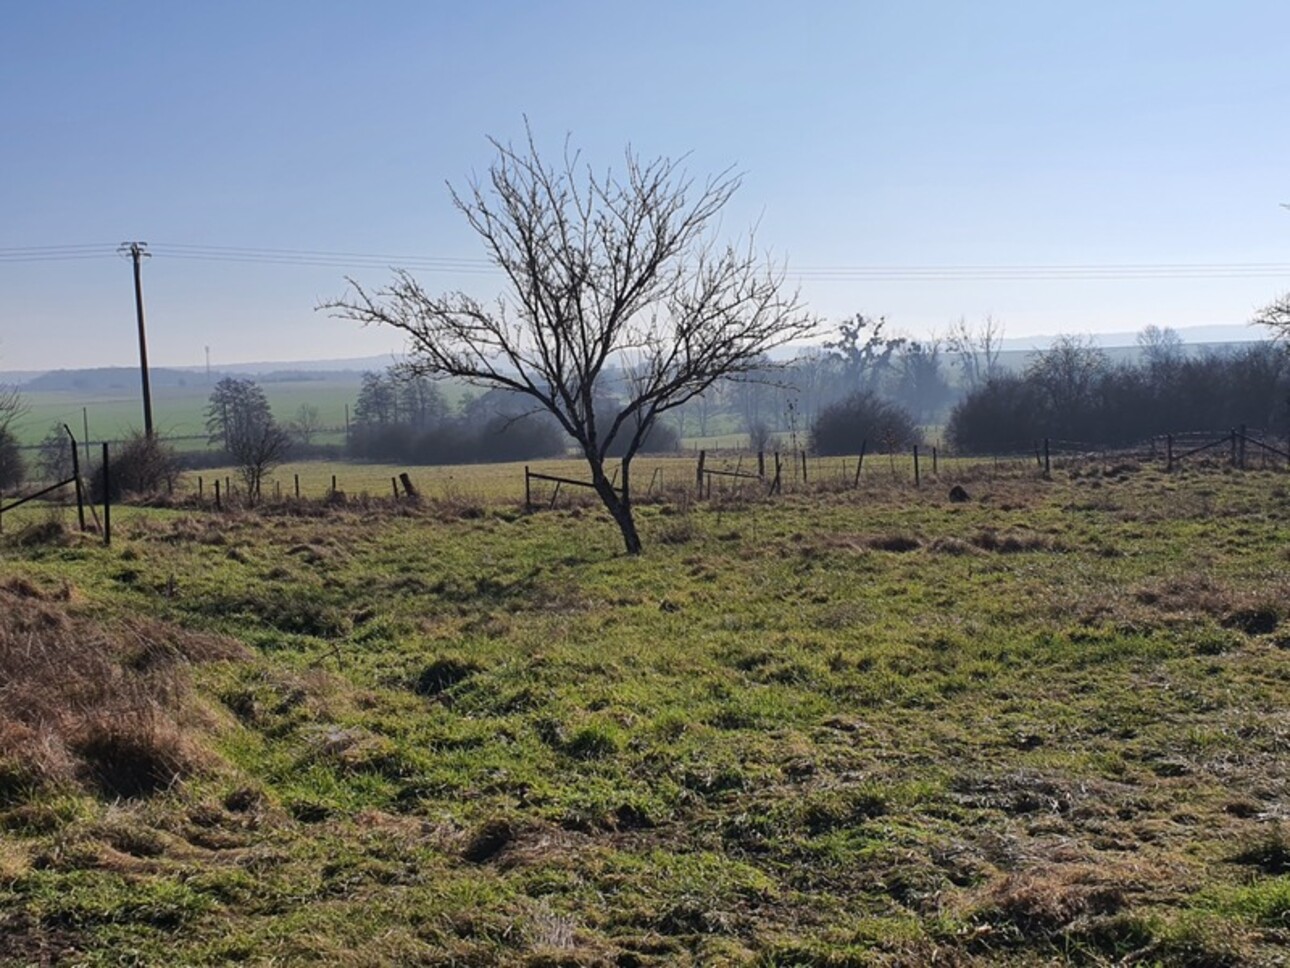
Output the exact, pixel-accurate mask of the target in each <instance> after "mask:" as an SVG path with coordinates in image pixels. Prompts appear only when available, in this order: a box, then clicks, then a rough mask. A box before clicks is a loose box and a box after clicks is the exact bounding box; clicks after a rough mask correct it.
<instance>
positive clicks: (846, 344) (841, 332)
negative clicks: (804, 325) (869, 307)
mask: <svg viewBox="0 0 1290 968" xmlns="http://www.w3.org/2000/svg"><path fill="white" fill-rule="evenodd" d="M886 325H887V317H886V316H879V317H878V318H877V319H871V318H869V317H866V316H865V315H864V314H863V313H856V314H855V316H854V317H852V318H851V319H848V320H844V321H843V322H841V323H839V324H838V338H837V339H836V340H833V341H832V342H827V341H826V342H825V344H824V346H825V349H830V350H832V351H833V354H834V356H835V357H836V359H837V361H838V362H839V363H840V364H841V368H842V373H841V376H842V391H843V393H844V394H851V393H855V392H857V391H866V390H875V389H877V386H878V381H879V380H880V379H881V378H882V375H883V374H884V373H885V372H886V371H887V369H888V367H890V366H891V358H892V355H893V354H894V353H895V352H896V351H897V350H898V349H900V348H901V347H902V346H904V345H905V343H906V340H905V339H904V338H903V337H900V336H883V335H882V331H883V328H884V327H885V326H886ZM866 330H867V332H866Z"/></svg>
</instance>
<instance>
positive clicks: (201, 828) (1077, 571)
mask: <svg viewBox="0 0 1290 968" xmlns="http://www.w3.org/2000/svg"><path fill="white" fill-rule="evenodd" d="M551 466H553V467H555V466H556V465H551ZM561 466H564V465H561ZM646 466H647V467H648V466H649V465H646ZM658 466H661V467H663V468H664V474H665V477H666V478H667V479H668V482H669V485H671V484H672V483H675V484H676V488H677V489H676V490H673V491H670V492H669V494H668V495H667V496H666V497H665V498H664V499H662V500H660V501H653V502H650V503H647V504H644V505H642V506H641V507H640V508H639V515H640V524H641V530H642V534H643V538H644V541H645V545H646V554H645V555H644V556H643V557H642V558H640V559H629V558H626V557H624V556H622V555H621V554H620V553H619V547H620V543H619V539H618V537H617V535H616V532H615V531H614V529H613V527H612V524H611V523H610V522H609V521H608V519H607V518H606V517H605V515H604V514H603V513H602V512H600V511H598V510H597V509H596V508H595V507H594V506H593V505H591V504H589V503H586V502H582V501H579V502H574V503H572V504H563V503H558V504H557V506H556V509H555V510H554V511H546V510H543V511H540V512H538V513H535V514H524V513H522V509H521V503H522V478H521V477H520V476H519V475H520V473H521V470H520V467H518V466H516V465H496V466H490V467H482V468H469V469H466V468H453V469H443V470H442V471H436V472H435V473H436V474H441V475H442V476H431V474H430V472H429V470H417V471H414V477H415V478H417V479H418V480H419V482H420V483H422V484H423V490H424V491H425V492H426V496H427V500H426V503H425V504H424V506H423V507H421V508H419V509H413V508H408V507H406V506H394V505H392V504H390V503H387V502H384V501H382V500H370V501H367V502H363V503H353V504H350V505H348V506H345V507H340V508H333V509H331V510H326V511H325V510H323V509H322V508H321V507H320V506H318V505H316V504H310V505H308V506H307V507H306V508H305V509H303V510H304V511H308V512H309V513H308V514H305V513H301V509H295V510H292V509H291V508H289V507H285V506H284V507H280V508H269V509H266V510H265V511H264V512H262V513H260V512H257V513H250V512H233V513H226V514H224V515H216V514H214V513H213V512H210V511H195V510H188V511H185V510H165V509H159V510H146V509H123V510H122V511H121V512H120V513H119V514H117V515H116V516H115V517H114V520H115V521H117V522H118V523H117V527H118V532H117V538H116V540H115V542H114V544H113V547H112V548H110V549H105V548H102V547H101V546H99V545H97V544H96V543H94V541H93V540H91V539H88V538H87V539H85V540H81V539H79V538H77V537H76V536H71V537H66V538H63V539H61V540H55V541H53V542H51V543H45V544H34V545H23V546H19V545H18V544H16V543H13V542H14V535H15V534H16V532H17V531H18V528H19V527H20V525H19V524H13V523H11V522H9V521H6V534H7V535H9V536H10V537H9V539H8V540H9V542H10V543H8V544H6V545H4V546H3V549H4V550H3V551H2V552H0V554H3V557H2V558H0V577H2V576H4V575H9V576H17V577H21V578H23V579H24V580H26V581H29V582H31V583H33V584H34V585H35V586H36V587H39V588H46V589H56V588H61V587H71V588H72V589H73V593H72V595H71V599H72V600H71V604H70V605H69V606H67V607H68V608H70V609H72V610H73V611H75V612H76V613H77V614H81V615H87V616H91V617H94V616H98V617H101V618H102V619H103V620H104V621H111V620H114V618H115V617H118V616H126V615H129V616H150V617H153V618H155V619H157V620H160V621H163V622H166V623H171V624H173V625H175V626H178V627H181V628H184V629H190V630H200V631H205V632H216V633H220V634H225V635H229V636H232V637H235V638H237V639H239V640H241V641H242V642H245V643H246V644H247V645H249V646H250V647H251V648H252V650H253V658H251V659H249V660H243V661H226V662H217V663H210V664H206V665H199V666H195V667H193V668H192V670H191V675H192V678H193V681H194V684H195V697H196V698H195V700H194V701H196V702H198V703H199V705H200V707H201V709H203V710H204V713H203V717H204V718H203V719H202V721H203V722H204V723H205V726H203V727H202V731H201V733H200V736H199V739H200V741H201V742H202V743H203V744H204V745H205V746H206V747H207V748H208V749H209V750H210V751H211V752H212V754H213V756H214V758H213V761H212V765H211V766H210V768H209V769H208V770H206V771H205V772H202V773H199V774H198V775H197V776H194V777H192V778H191V779H189V780H187V781H185V782H184V783H182V784H179V785H178V786H176V787H174V788H173V789H170V790H168V791H165V792H162V793H159V794H157V795H154V796H153V797H151V798H149V799H142V800H136V801H123V802H119V803H110V802H106V801H104V800H102V799H99V798H97V797H95V796H94V795H93V794H92V793H89V792H86V791H84V790H81V789H76V788H71V789H68V788H59V789H45V790H37V791H34V792H30V793H28V794H24V795H21V796H17V797H15V796H13V795H11V796H10V798H9V799H8V800H6V801H4V802H3V803H2V804H0V826H3V827H4V828H5V830H6V833H5V835H4V839H3V840H2V841H0V951H4V950H6V949H7V950H8V951H10V952H16V953H17V954H11V955H10V957H11V958H15V959H16V961H15V962H14V963H23V962H24V960H32V961H39V958H40V952H41V951H45V952H46V953H50V952H52V953H53V954H54V956H55V958H57V957H62V958H65V959H67V960H72V961H76V962H77V963H81V962H85V963H91V964H100V963H101V964H107V963H120V961H121V960H122V959H126V960H129V959H133V960H134V961H137V962H142V963H157V962H164V961H170V962H174V963H178V964H219V963H226V962H228V961H231V960H248V961H252V962H255V963H270V962H275V961H276V962H282V963H347V964H348V963H352V964H388V963H419V964H443V965H448V964H492V963H514V964H531V965H555V964H615V963H616V964H705V965H706V964H762V965H865V964H910V965H912V964H927V963H931V962H932V961H933V960H934V959H936V960H939V961H941V962H944V963H959V964H975V965H994V964H1015V965H1023V964H1044V963H1054V962H1056V963H1075V964H1112V963H1115V962H1117V961H1118V960H1120V959H1125V958H1129V959H1131V960H1132V961H1133V962H1134V963H1139V964H1160V965H1174V964H1194V965H1209V964H1250V965H1256V964H1268V963H1273V961H1274V959H1275V957H1277V955H1278V952H1280V951H1282V950H1283V946H1284V944H1285V943H1286V941H1287V939H1288V937H1290V926H1288V925H1287V921H1286V912H1287V891H1286V878H1285V871H1284V870H1283V869H1281V868H1279V867H1278V866H1277V865H1278V864H1281V863H1284V858H1285V851H1284V840H1281V839H1278V838H1280V837H1281V836H1282V835H1281V832H1280V828H1279V827H1277V823H1278V821H1277V818H1278V817H1281V816H1284V810H1285V797H1286V786H1285V779H1284V773H1285V771H1284V756H1285V750H1286V739H1287V736H1290V720H1287V713H1286V709H1287V701H1286V700H1287V698H1288V696H1287V693H1288V689H1290V685H1288V684H1290V622H1287V618H1288V616H1290V606H1287V604H1286V603H1287V602H1290V580H1288V579H1287V578H1286V577H1285V576H1286V574H1287V569H1288V568H1290V556H1288V555H1287V552H1286V548H1287V539H1288V538H1290V487H1288V486H1287V478H1286V476H1285V475H1284V474H1277V473H1271V472H1250V473H1246V474H1235V473H1226V472H1223V471H1221V470H1218V469H1214V468H1197V469H1188V470H1186V471H1185V472H1183V473H1181V474H1178V475H1175V476H1173V477H1166V476H1165V475H1163V474H1162V473H1160V472H1159V470H1158V469H1152V468H1148V467H1138V466H1137V465H1125V466H1122V467H1098V466H1089V467H1084V468H1079V469H1078V470H1077V472H1075V473H1071V472H1068V471H1066V470H1062V471H1059V472H1058V473H1057V474H1056V475H1055V478H1056V479H1055V480H1054V481H1051V482H1046V481H1042V480H1039V479H1037V478H1035V477H1033V476H1032V474H1033V470H1032V469H1031V468H1029V467H1026V468H1024V469H1021V468H1003V469H1002V470H1000V471H999V472H997V473H996V472H995V471H994V469H993V467H987V468H982V469H977V470H971V469H969V468H967V467H964V466H959V465H950V466H947V467H946V468H944V469H943V472H942V479H941V480H939V481H928V483H927V486H925V487H924V488H923V489H921V490H920V491H914V490H913V489H912V488H911V487H909V486H908V484H907V483H905V478H904V474H905V471H904V470H903V469H900V468H898V469H897V471H896V472H895V476H894V477H893V476H892V474H891V473H889V468H888V467H887V466H886V458H883V459H882V460H880V461H877V462H875V464H874V465H873V469H872V474H871V475H870V473H869V471H868V470H867V471H866V475H867V476H866V482H865V484H864V485H863V486H862V487H861V488H860V489H859V490H850V489H841V488H840V487H839V486H838V485H837V482H835V481H833V480H832V477H831V475H826V474H820V475H816V481H815V482H812V484H808V485H801V484H800V483H797V484H794V486H793V487H792V488H790V493H788V494H786V495H784V496H783V497H780V498H776V499H771V500H766V499H764V498H763V497H761V496H760V494H759V493H758V494H756V495H755V494H754V492H752V491H751V490H746V491H745V492H743V493H741V494H740V493H735V492H733V491H731V492H726V493H721V492H720V491H719V489H718V493H716V494H715V495H714V500H713V501H711V502H696V501H694V500H693V496H692V494H691V492H692V490H693V461H690V460H676V461H675V462H674V463H667V462H664V463H661V464H659V465H658ZM870 466H871V465H870V464H869V462H868V461H866V468H867V469H868V468H870ZM567 468H568V469H569V470H570V471H573V470H574V469H575V465H572V464H570V465H567ZM287 470H290V469H287ZM388 470H391V469H390V468H375V467H373V468H367V469H365V471H370V472H371V474H372V478H371V488H370V489H371V492H372V493H373V494H374V495H375V494H382V495H383V494H384V493H385V489H386V488H388V477H389V474H388V473H386V471H388ZM292 472H294V471H292ZM322 473H323V475H324V478H325V477H326V476H327V473H328V472H327V470H325V469H324V470H323V471H322ZM344 473H345V474H347V475H350V474H352V475H354V476H355V478H356V477H357V475H358V474H359V469H357V468H346V469H344ZM950 474H956V475H957V476H956V477H955V479H956V480H959V479H961V480H962V481H963V482H964V483H965V485H966V486H967V488H968V490H969V491H970V492H971V493H972V496H973V500H972V501H971V502H970V503H968V504H965V505H952V504H949V503H948V502H947V501H946V500H945V493H944V492H945V490H946V488H947V487H948V485H949V483H950V480H949V476H950ZM279 476H281V473H280V475H279ZM648 476H649V475H648V473H645V474H643V473H642V471H641V469H639V468H638V469H637V472H636V480H637V481H638V484H639V483H641V482H643V481H644V480H647V479H648ZM673 477H675V478H676V479H677V480H676V481H675V482H673V481H672V480H671V479H672V478H673ZM838 477H839V478H840V477H841V473H839V474H838ZM353 479H354V478H351V479H350V480H353ZM897 480H899V481H901V483H900V484H899V485H897V484H896V483H895V482H896V481H897ZM316 481H317V478H316V477H311V478H310V482H311V483H310V486H311V487H313V486H315V482H316ZM341 484H342V487H343V488H344V489H345V490H346V491H347V492H348V493H350V494H351V495H352V494H355V493H357V492H358V491H359V490H362V489H365V482H364V481H356V482H355V483H352V484H351V483H349V480H343V481H342V482H341ZM33 513H35V514H38V515H40V516H42V517H47V516H48V515H50V514H55V515H56V514H58V513H59V512H56V511H54V512H51V511H48V510H43V511H40V512H33ZM62 513H63V514H64V515H65V514H66V512H62ZM33 520H35V519H33ZM1278 845H1280V846H1278ZM5 942H7V943H5ZM42 945H43V947H42ZM60 952H61V953H62V954H59V953H60ZM3 958H4V955H0V960H3Z"/></svg>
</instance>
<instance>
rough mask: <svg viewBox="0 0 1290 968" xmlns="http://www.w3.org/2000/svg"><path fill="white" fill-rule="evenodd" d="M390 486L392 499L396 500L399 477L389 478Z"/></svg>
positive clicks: (397, 497)
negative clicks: (392, 493)
mask: <svg viewBox="0 0 1290 968" xmlns="http://www.w3.org/2000/svg"><path fill="white" fill-rule="evenodd" d="M390 487H392V488H394V500H396V501H397V500H398V499H399V479H398V478H397V477H391V478H390Z"/></svg>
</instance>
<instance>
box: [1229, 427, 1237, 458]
mask: <svg viewBox="0 0 1290 968" xmlns="http://www.w3.org/2000/svg"><path fill="white" fill-rule="evenodd" d="M1228 461H1229V463H1230V464H1231V465H1232V466H1233V467H1235V466H1236V430H1235V429H1233V430H1232V455H1231V457H1230V458H1229V459H1228Z"/></svg>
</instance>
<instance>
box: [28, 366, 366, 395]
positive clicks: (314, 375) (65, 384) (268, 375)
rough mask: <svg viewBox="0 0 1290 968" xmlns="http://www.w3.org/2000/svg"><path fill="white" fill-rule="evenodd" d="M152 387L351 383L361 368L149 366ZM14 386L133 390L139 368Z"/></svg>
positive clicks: (57, 373)
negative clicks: (239, 381) (230, 380)
mask: <svg viewBox="0 0 1290 968" xmlns="http://www.w3.org/2000/svg"><path fill="white" fill-rule="evenodd" d="M148 373H149V376H150V378H151V383H152V387H153V389H154V390H162V389H167V388H183V387H206V386H210V385H213V384H214V383H216V382H218V381H219V380H222V379H224V378H225V377H228V376H232V377H240V378H247V377H251V378H254V379H255V380H256V381H257V382H259V383H266V384H267V383H314V382H322V381H327V382H333V383H353V384H355V385H357V384H358V383H359V382H360V380H361V374H362V371H360V370H350V369H336V368H331V367H329V368H327V369H322V368H319V369H308V370H304V369H298V368H292V369H281V368H279V369H274V370H262V371H251V370H241V369H239V370H221V371H218V372H212V373H210V374H209V376H208V375H207V373H206V371H205V369H198V370H188V369H176V368H173V367H152V368H150V369H149V371H148ZM14 382H15V383H16V384H17V386H18V388H19V389H21V390H25V391H27V392H28V393H42V392H58V393H102V392H105V391H112V390H136V389H138V387H139V368H138V367H135V366H104V367H97V368H95V369H89V370H51V371H50V372H48V373H42V374H40V375H39V376H33V377H30V378H29V379H27V380H25V381H14Z"/></svg>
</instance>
